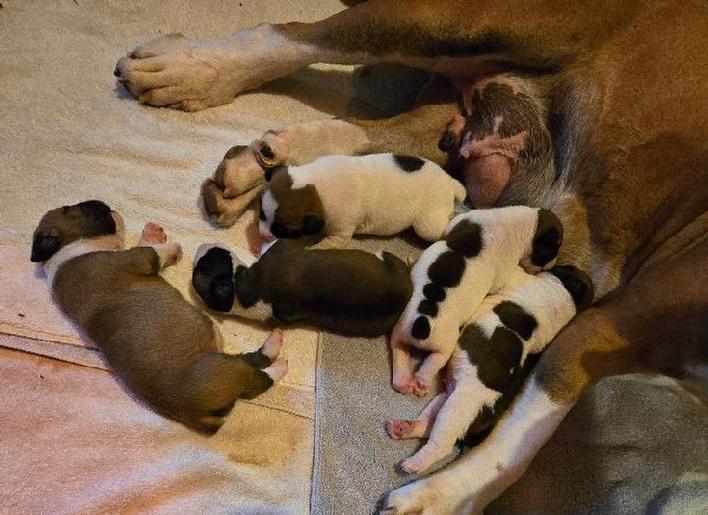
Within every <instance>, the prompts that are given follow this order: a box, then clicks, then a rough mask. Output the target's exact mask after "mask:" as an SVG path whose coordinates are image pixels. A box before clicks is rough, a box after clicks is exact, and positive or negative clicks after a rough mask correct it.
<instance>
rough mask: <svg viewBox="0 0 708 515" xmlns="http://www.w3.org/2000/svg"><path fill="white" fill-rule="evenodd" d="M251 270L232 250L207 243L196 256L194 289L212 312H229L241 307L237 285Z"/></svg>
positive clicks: (193, 275) (193, 276) (193, 272)
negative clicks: (245, 273) (247, 270)
mask: <svg viewBox="0 0 708 515" xmlns="http://www.w3.org/2000/svg"><path fill="white" fill-rule="evenodd" d="M247 268H248V267H247V265H246V263H244V261H242V260H241V259H240V258H239V257H238V256H237V255H236V254H235V253H233V252H231V251H230V250H229V249H227V248H224V247H222V246H220V245H218V244H213V243H204V244H202V245H200V246H199V248H198V249H197V253H196V255H195V256H194V269H193V270H192V286H193V287H194V290H195V291H196V292H197V294H198V295H199V297H200V298H201V299H202V301H204V303H205V304H206V305H207V306H209V307H210V308H211V309H213V310H214V311H220V312H222V313H229V312H232V311H234V309H235V308H237V307H238V305H239V299H238V297H237V294H236V285H237V283H238V280H239V277H241V276H242V275H243V272H244V271H246V269H247Z"/></svg>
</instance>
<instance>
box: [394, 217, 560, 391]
mask: <svg viewBox="0 0 708 515" xmlns="http://www.w3.org/2000/svg"><path fill="white" fill-rule="evenodd" d="M562 238H563V227H562V225H561V222H560V220H558V217H556V216H555V215H554V214H553V213H552V212H551V211H549V210H547V209H538V208H531V207H526V206H512V207H504V208H497V209H486V210H473V211H470V212H467V213H463V214H461V215H458V216H456V217H455V218H454V219H453V220H452V221H451V222H450V223H449V225H448V227H447V229H446V234H445V239H444V240H442V241H438V242H436V243H434V244H433V245H431V246H430V247H428V248H427V249H426V250H425V252H423V254H422V255H421V257H420V259H419V260H418V262H417V263H416V264H415V266H414V267H413V269H412V270H411V278H412V280H413V295H412V297H411V300H410V301H409V303H408V305H407V306H406V309H405V311H404V312H403V315H401V318H400V319H399V321H398V322H397V324H396V326H395V327H394V328H393V331H392V334H391V348H392V355H393V387H394V389H395V390H397V391H399V392H401V393H411V392H413V393H415V394H416V395H421V396H422V395H425V394H427V393H428V391H429V390H430V386H431V383H432V381H433V379H434V378H435V376H436V374H437V373H438V371H439V370H441V369H442V368H443V367H444V366H445V364H446V363H447V361H448V360H449V359H450V356H451V355H452V352H453V351H454V350H455V344H456V342H457V337H458V336H459V333H460V329H461V327H462V326H463V324H464V323H465V321H466V320H468V319H469V317H470V316H472V315H473V314H474V312H475V311H476V310H477V309H478V307H479V305H480V304H481V303H482V301H483V300H484V298H485V297H486V296H487V295H488V294H490V293H495V292H497V291H499V290H500V289H501V288H503V287H505V286H507V285H508V284H510V283H512V282H513V281H514V278H515V277H516V273H517V269H518V266H519V265H521V266H522V267H523V268H524V269H526V271H528V272H530V273H537V272H539V271H540V270H543V269H548V268H550V267H551V266H553V264H554V262H555V258H556V256H557V255H558V250H559V248H560V245H561V241H562ZM409 346H413V347H417V348H419V349H422V350H425V351H428V352H429V354H428V355H427V357H426V358H425V360H424V361H423V363H422V364H421V366H420V368H419V369H418V370H417V371H416V372H415V375H414V374H413V370H412V363H411V360H410V354H409V349H408V347H409Z"/></svg>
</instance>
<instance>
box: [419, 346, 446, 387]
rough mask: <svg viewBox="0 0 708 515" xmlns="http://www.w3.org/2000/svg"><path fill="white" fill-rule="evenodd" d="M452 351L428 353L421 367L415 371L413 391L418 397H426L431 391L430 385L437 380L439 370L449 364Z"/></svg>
mask: <svg viewBox="0 0 708 515" xmlns="http://www.w3.org/2000/svg"><path fill="white" fill-rule="evenodd" d="M449 359H450V353H449V352H444V351H433V352H431V353H430V354H428V355H427V356H426V357H425V359H424V360H423V363H422V364H421V365H420V368H419V369H418V371H417V372H416V373H415V378H414V381H413V393H415V394H416V395H417V396H418V397H424V396H426V395H428V392H430V387H431V386H432V384H433V381H435V377H436V376H437V374H438V372H440V370H442V368H443V367H444V366H445V365H446V364H447V362H448V360H449Z"/></svg>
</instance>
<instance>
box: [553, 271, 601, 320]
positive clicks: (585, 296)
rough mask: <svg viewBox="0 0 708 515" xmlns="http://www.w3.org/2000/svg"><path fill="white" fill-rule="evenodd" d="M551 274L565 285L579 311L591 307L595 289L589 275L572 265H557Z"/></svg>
mask: <svg viewBox="0 0 708 515" xmlns="http://www.w3.org/2000/svg"><path fill="white" fill-rule="evenodd" d="M550 272H551V273H552V274H553V275H555V276H556V277H557V278H558V279H560V282H562V283H563V286H565V289H566V290H568V293H570V296H571V297H572V298H573V302H574V303H575V307H576V309H577V310H578V311H582V310H584V309H587V308H589V307H590V305H591V304H592V300H593V298H594V296H595V288H594V286H593V284H592V279H590V276H589V275H588V274H586V273H585V272H583V271H582V270H579V269H577V268H575V267H574V266H570V265H556V266H554V267H553V268H551V270H550Z"/></svg>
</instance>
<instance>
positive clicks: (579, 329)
mask: <svg viewBox="0 0 708 515" xmlns="http://www.w3.org/2000/svg"><path fill="white" fill-rule="evenodd" d="M706 26H708V5H706V4H705V2H698V1H696V2H692V1H685V2H679V3H676V2H669V1H661V0H657V1H653V0H628V1H624V2H615V1H610V0H599V1H592V2H591V1H587V0H580V1H578V2H567V1H560V0H540V1H534V0H513V1H510V0H494V1H493V2H492V1H487V0H476V1H471V0H470V1H463V0H437V1H425V0H410V1H404V0H370V1H368V2H365V3H363V4H360V5H357V6H356V7H353V8H351V9H349V10H346V11H343V12H341V13H338V14H336V15H334V16H332V17H330V18H327V19H325V20H323V21H320V22H317V23H312V24H303V23H289V24H284V25H267V24H263V25H259V26H257V27H255V28H252V29H248V30H243V31H240V32H238V33H236V34H235V35H233V36H230V37H228V38H225V39H222V40H219V41H215V42H206V43H205V42H189V41H187V40H186V39H185V38H184V37H182V36H179V35H172V36H166V37H164V38H161V39H159V40H155V41H152V42H150V43H148V44H146V45H143V46H141V47H138V48H137V49H136V50H135V51H134V52H133V53H131V54H130V56H128V57H125V58H123V59H121V60H120V61H119V63H118V66H117V70H116V74H117V75H119V77H120V78H121V80H122V81H123V82H124V83H125V85H126V86H127V87H128V89H129V90H130V91H131V92H132V93H133V95H135V96H136V97H137V98H138V99H139V100H140V101H141V102H143V103H146V104H149V105H156V106H165V105H170V106H172V107H177V108H181V109H184V110H197V109H203V108H205V107H208V106H213V105H218V104H223V103H226V102H229V101H230V100H231V98H232V97H233V96H234V95H236V94H238V93H239V92H241V91H244V90H246V89H251V88H255V87H257V86H259V85H260V84H262V83H264V82H266V81H268V80H271V79H275V78H277V77H281V76H284V75H286V74H289V73H291V72H293V71H295V70H296V69H298V68H301V67H303V66H306V65H308V64H310V63H315V62H328V63H366V64H369V63H382V62H387V63H388V62H394V63H400V64H404V65H408V66H412V67H416V68H421V69H423V70H426V71H429V72H433V73H436V74H443V75H446V76H448V77H450V78H453V79H454V80H455V81H456V83H457V84H458V85H459V86H462V90H463V92H464V93H465V94H464V95H463V97H464V98H466V102H465V111H466V112H465V115H466V116H465V117H464V118H463V117H461V116H456V115H455V113H456V111H457V107H456V106H455V105H454V104H440V103H438V104H435V103H425V102H423V103H421V104H420V105H419V106H418V107H416V108H415V109H414V110H412V111H410V112H407V113H404V114H402V115H399V116H397V117H394V118H392V119H387V120H375V121H356V120H349V121H346V120H331V121H327V122H320V123H317V124H308V125H301V126H295V127H290V128H286V129H283V130H280V131H278V132H276V133H267V134H265V135H264V137H263V140H262V141H259V142H256V143H254V144H252V145H251V146H249V147H248V148H246V149H242V151H239V152H238V153H232V154H234V155H232V157H233V158H234V159H235V161H233V162H230V163H226V164H228V165H229V167H230V168H229V169H227V170H226V171H227V172H228V173H232V172H233V170H232V171H229V170H230V169H234V167H236V168H235V169H234V170H235V171H236V172H239V173H240V172H243V170H244V168H248V167H251V168H252V169H253V170H254V171H258V170H259V167H260V166H261V165H263V164H267V165H270V164H273V163H285V164H288V163H293V164H298V163H299V162H302V161H307V160H309V159H313V158H315V157H318V156H320V155H323V154H326V153H333V152H338V153H358V152H373V151H393V152H397V153H404V154H413V155H416V154H417V155H422V156H424V157H428V158H430V159H434V160H436V161H437V162H441V163H444V162H446V161H448V159H449V160H450V163H449V164H450V165H453V166H454V165H459V168H460V170H459V171H460V173H461V174H462V175H463V179H464V181H465V183H466V186H467V188H468V192H469V194H470V198H471V199H472V200H473V201H474V202H475V203H476V204H477V205H478V206H485V205H501V204H509V203H525V204H529V205H538V206H543V207H546V208H549V209H552V210H553V211H554V212H555V213H557V214H558V215H559V217H560V218H561V220H562V221H563V224H564V226H565V228H566V235H567V236H566V239H565V241H564V244H563V248H562V249H561V255H560V259H559V261H560V262H564V263H572V264H574V265H575V266H577V267H578V268H580V269H583V270H586V271H588V272H589V273H590V275H591V277H592V280H593V282H594V284H595V286H596V291H597V294H596V299H595V301H596V302H595V305H594V306H593V307H592V308H590V309H588V310H587V311H585V312H584V313H582V314H580V315H579V316H578V317H576V318H575V320H574V321H573V322H572V323H571V324H570V325H569V326H567V327H566V328H565V329H564V330H563V331H562V332H561V333H560V334H559V335H558V337H557V338H556V340H555V342H554V343H553V345H552V346H551V347H550V348H549V349H548V350H547V351H546V353H545V354H544V355H543V357H542V359H541V360H540V362H539V364H538V365H537V366H536V368H535V370H534V371H533V373H532V375H531V377H530V380H529V381H528V382H527V384H526V386H525V387H524V390H523V391H522V392H521V394H520V397H519V399H518V400H517V401H516V403H515V404H514V405H513V406H512V408H511V409H510V411H509V413H507V414H506V415H505V416H504V417H503V418H502V419H501V420H500V422H499V424H498V425H497V427H496V429H495V430H494V432H493V433H492V434H491V435H490V437H489V438H488V439H487V440H486V441H485V442H484V443H483V444H481V445H480V446H478V447H477V448H476V449H474V450H472V451H470V452H469V453H467V454H466V455H464V456H463V457H462V458H460V459H458V460H457V461H456V462H454V463H453V464H452V465H451V466H449V467H447V468H446V469H444V470H443V471H442V472H439V473H437V474H434V475H432V476H430V477H428V478H426V479H424V480H421V481H417V482H414V483H411V484H409V485H407V486H405V487H403V488H401V489H398V490H396V491H394V492H393V493H392V494H391V495H390V496H389V498H388V500H387V507H388V508H390V509H391V510H393V511H396V512H409V511H421V510H422V511H423V512H424V513H448V512H455V511H459V510H464V511H476V510H479V509H481V508H483V507H484V506H485V505H486V504H487V503H488V502H489V500H490V499H492V498H494V497H496V496H497V495H499V493H500V492H501V491H503V490H504V489H505V488H506V487H508V486H509V485H510V484H511V483H512V482H513V481H515V480H516V479H517V478H518V477H519V476H520V475H521V474H522V473H523V471H524V470H525V468H526V466H527V465H528V463H529V462H530V461H531V459H532V458H533V456H534V455H535V453H536V452H537V451H538V449H539V448H540V447H541V446H542V445H543V443H544V442H545V441H546V440H547V439H548V438H549V436H550V435H551V433H552V432H553V431H554V429H555V428H556V426H557V425H558V424H559V423H560V421H561V420H562V419H563V417H564V415H565V414H566V413H567V412H568V411H569V410H570V408H571V407H572V406H573V404H574V403H575V401H576V400H577V399H578V396H579V395H580V394H581V393H582V392H583V390H584V389H586V388H587V387H588V386H589V385H590V384H592V383H593V382H594V381H597V380H598V379H600V378H602V377H603V376H606V375H608V374H615V373H621V372H626V371H630V370H635V369H637V368H638V367H644V366H646V365H649V366H651V367H653V368H654V369H659V370H662V371H664V372H673V373H681V371H683V370H685V365H687V364H691V363H695V362H697V361H700V360H702V361H705V360H706V346H705V342H706V340H707V338H708V325H707V324H708V316H707V313H708V300H707V299H706V291H708V274H707V273H706V262H707V259H708V239H707V238H706V236H707V235H708V214H707V213H706V208H707V206H708V173H707V172H708V152H707V151H706V141H708V105H707V104H706V101H705V99H706V98H708V87H707V86H706V85H707V84H708V62H707V59H706V52H705V27H706ZM468 85H469V86H468ZM450 120H452V123H450V124H449V125H446V124H448V122H449V121H450ZM446 126H447V127H448V130H447V131H446V130H445V127H446ZM441 136H443V138H442V140H441V141H440V143H441V146H442V147H443V148H444V149H448V151H449V153H445V152H442V151H440V150H439V149H438V148H437V146H436V143H437V142H438V140H439V139H440V137H441ZM235 154H237V155H235ZM227 157H228V156H227ZM245 176H248V174H245ZM217 179H219V180H217V181H215V182H212V183H210V184H208V187H207V191H206V200H207V201H208V207H210V209H211V210H212V211H213V212H214V213H215V214H216V216H217V218H218V219H219V220H220V221H221V222H222V223H225V224H226V223H228V222H229V221H230V219H232V218H233V216H234V215H235V214H237V213H239V212H240V211H241V210H242V209H243V207H244V203H245V202H246V201H247V200H248V199H249V197H248V195H246V196H245V198H244V196H241V197H238V196H236V197H230V196H225V195H224V194H223V193H224V189H223V186H224V182H226V181H225V180H224V169H223V168H222V171H221V173H220V174H218V176H217ZM245 186H248V187H249V188H251V189H250V191H251V192H253V191H255V188H254V186H257V181H255V183H254V184H250V185H245ZM245 186H244V188H243V190H244V191H245V190H246V189H247V188H246V187H245ZM231 193H232V194H233V191H231ZM237 193H240V192H237ZM252 196H253V194H252V193H251V197H250V198H252Z"/></svg>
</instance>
